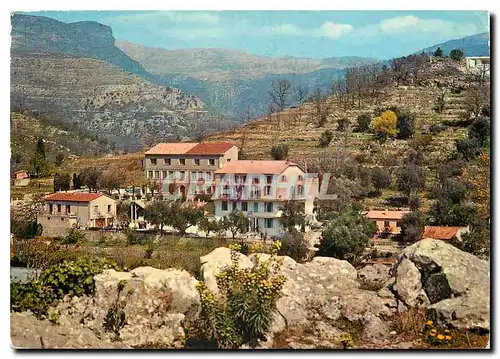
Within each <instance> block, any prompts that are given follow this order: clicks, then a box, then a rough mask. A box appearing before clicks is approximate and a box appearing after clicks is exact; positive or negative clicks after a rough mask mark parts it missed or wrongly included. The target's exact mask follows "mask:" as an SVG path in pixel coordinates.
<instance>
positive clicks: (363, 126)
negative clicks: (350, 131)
mask: <svg viewBox="0 0 500 359" xmlns="http://www.w3.org/2000/svg"><path fill="white" fill-rule="evenodd" d="M371 121H372V118H371V116H370V114H369V113H363V114H361V115H359V116H358V117H357V118H356V126H355V127H354V132H368V130H369V129H370V122H371Z"/></svg>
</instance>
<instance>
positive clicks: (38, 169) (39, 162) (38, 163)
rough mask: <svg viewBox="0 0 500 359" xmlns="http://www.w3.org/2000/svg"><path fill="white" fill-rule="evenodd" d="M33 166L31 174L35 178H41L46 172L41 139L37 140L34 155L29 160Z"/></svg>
mask: <svg viewBox="0 0 500 359" xmlns="http://www.w3.org/2000/svg"><path fill="white" fill-rule="evenodd" d="M31 164H32V166H33V173H34V174H35V175H36V176H37V177H41V176H43V175H44V174H45V172H46V170H47V158H46V156H45V143H44V142H43V139H41V138H39V139H38V141H37V142H36V147H35V155H34V157H33V158H32V160H31Z"/></svg>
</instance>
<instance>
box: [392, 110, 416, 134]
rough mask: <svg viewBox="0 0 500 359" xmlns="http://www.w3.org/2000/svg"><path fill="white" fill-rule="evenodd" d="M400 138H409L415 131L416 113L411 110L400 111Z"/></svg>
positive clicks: (398, 126) (398, 116)
mask: <svg viewBox="0 0 500 359" xmlns="http://www.w3.org/2000/svg"><path fill="white" fill-rule="evenodd" d="M397 118H398V119H397V125H396V127H397V129H398V136H397V137H398V138H401V139H407V138H411V137H413V134H414V133H415V114H413V113H411V112H409V111H404V112H402V111H399V113H398V115H397Z"/></svg>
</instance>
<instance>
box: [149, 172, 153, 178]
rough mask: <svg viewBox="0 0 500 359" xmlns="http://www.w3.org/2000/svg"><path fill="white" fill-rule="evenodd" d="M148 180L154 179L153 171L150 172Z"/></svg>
mask: <svg viewBox="0 0 500 359" xmlns="http://www.w3.org/2000/svg"><path fill="white" fill-rule="evenodd" d="M148 178H149V179H152V178H153V171H148Z"/></svg>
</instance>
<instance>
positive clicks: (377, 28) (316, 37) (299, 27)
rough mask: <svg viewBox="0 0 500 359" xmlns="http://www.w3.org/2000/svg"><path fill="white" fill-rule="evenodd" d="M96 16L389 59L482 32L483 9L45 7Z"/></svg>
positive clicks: (197, 44)
mask: <svg viewBox="0 0 500 359" xmlns="http://www.w3.org/2000/svg"><path fill="white" fill-rule="evenodd" d="M29 14H33V15H42V16H47V17H51V18H53V19H56V20H60V21H63V22H76V21H97V22H100V23H102V24H105V25H108V26H110V27H111V28H112V30H113V35H114V36H115V38H116V39H118V40H123V41H130V42H133V43H137V44H142V45H146V46H152V47H161V48H166V49H183V48H228V49H235V50H241V51H245V52H249V53H252V54H256V55H263V56H294V57H309V58H328V57H338V56H362V57H371V58H376V59H389V58H392V57H396V56H402V55H408V54H410V53H414V52H416V51H419V50H421V49H424V48H426V47H429V46H433V45H436V44H438V43H441V42H444V41H447V40H452V39H457V38H461V37H465V36H469V35H475V34H478V33H482V32H487V31H489V14H488V13H487V12H485V11H49V12H30V13H29Z"/></svg>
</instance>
